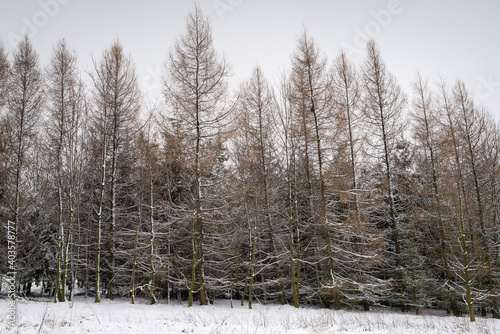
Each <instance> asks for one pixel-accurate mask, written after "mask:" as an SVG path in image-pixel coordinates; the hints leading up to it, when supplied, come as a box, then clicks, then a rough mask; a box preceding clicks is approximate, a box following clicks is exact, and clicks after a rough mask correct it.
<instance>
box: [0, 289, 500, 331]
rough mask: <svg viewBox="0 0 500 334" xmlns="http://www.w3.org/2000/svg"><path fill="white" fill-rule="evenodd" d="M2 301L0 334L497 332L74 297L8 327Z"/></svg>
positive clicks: (496, 325) (332, 314) (28, 304)
mask: <svg viewBox="0 0 500 334" xmlns="http://www.w3.org/2000/svg"><path fill="white" fill-rule="evenodd" d="M2 297H3V298H2V299H0V334H4V333H5V334H7V333H22V334H31V333H35V334H38V333H61V334H66V333H73V334H76V333H110V334H115V333H123V334H126V333H133V334H141V333H148V334H149V333H169V334H176V333H179V334H182V333H194V334H216V333H220V334H236V333H238V334H247V333H252V334H256V333H269V334H278V333H292V334H299V333H300V334H306V333H307V334H310V333H332V334H333V333H394V334H399V333H426V334H435V333H436V334H437V333H440V334H448V333H449V334H451V333H453V334H455V333H484V334H494V333H500V320H495V319H491V318H481V317H478V318H477V320H476V322H475V323H470V322H469V321H468V318H467V317H466V316H464V317H459V318H456V317H453V316H449V315H446V314H444V313H443V312H438V311H432V312H431V311H427V310H422V313H423V314H422V315H414V314H411V313H401V312H396V311H391V310H387V309H374V310H372V311H370V312H362V311H344V310H342V311H333V310H325V309H318V308H312V307H303V308H299V309H295V308H293V307H292V306H281V305H260V304H259V303H257V302H254V305H253V309H252V310H249V309H248V306H247V305H245V306H244V307H242V306H240V305H239V301H234V302H233V306H234V307H233V308H231V307H230V304H229V301H227V300H217V301H215V303H214V305H210V306H193V307H190V308H188V307H187V304H186V303H182V304H179V303H178V302H172V303H170V304H168V305H167V304H158V305H148V304H147V302H146V301H145V300H139V301H138V302H136V304H134V305H132V304H131V303H130V300H128V299H115V300H102V301H101V303H98V304H95V303H94V302H93V299H91V298H84V297H78V298H76V300H75V302H74V303H71V302H66V303H57V304H54V303H53V302H51V301H50V300H49V299H47V298H35V299H30V300H19V301H18V303H17V306H18V315H19V321H18V327H17V328H16V327H15V328H8V327H7V314H8V300H7V299H6V296H2Z"/></svg>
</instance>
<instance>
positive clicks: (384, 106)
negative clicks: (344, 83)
mask: <svg viewBox="0 0 500 334" xmlns="http://www.w3.org/2000/svg"><path fill="white" fill-rule="evenodd" d="M367 53H368V54H367V58H366V60H365V63H364V65H363V68H362V85H363V115H364V119H365V122H366V125H367V129H368V131H369V132H368V133H369V134H368V136H367V144H368V145H369V149H368V151H371V152H372V153H371V154H373V155H374V156H375V159H376V160H378V161H377V162H381V163H382V166H383V169H384V171H383V173H384V178H385V185H384V189H385V194H384V198H385V199H384V201H386V202H387V203H388V208H387V209H388V210H387V211H388V212H387V216H388V217H387V218H388V222H387V223H388V225H389V228H390V238H389V240H390V247H389V254H390V255H391V256H390V259H389V261H393V263H392V264H390V267H391V268H392V270H391V271H393V272H394V273H395V277H394V278H395V279H397V281H398V282H397V285H398V290H399V295H400V296H402V295H403V294H404V283H403V273H402V266H403V263H401V259H400V256H401V243H400V239H399V232H398V230H399V227H398V212H397V208H396V204H395V199H394V198H395V194H394V190H395V189H394V185H393V178H394V175H393V171H392V168H393V158H394V150H395V148H396V145H397V142H398V140H399V139H400V138H401V136H402V135H403V129H404V122H403V121H402V120H403V119H404V114H403V112H404V108H405V106H406V96H405V94H404V93H403V92H402V91H401V88H400V86H399V84H398V82H397V80H396V78H395V77H394V76H393V75H392V74H391V73H390V72H389V71H388V70H387V69H386V65H385V63H384V62H383V60H382V58H381V55H380V51H379V49H378V47H377V45H376V44H375V42H374V41H373V40H371V41H369V42H368V43H367ZM400 302H403V301H400Z"/></svg>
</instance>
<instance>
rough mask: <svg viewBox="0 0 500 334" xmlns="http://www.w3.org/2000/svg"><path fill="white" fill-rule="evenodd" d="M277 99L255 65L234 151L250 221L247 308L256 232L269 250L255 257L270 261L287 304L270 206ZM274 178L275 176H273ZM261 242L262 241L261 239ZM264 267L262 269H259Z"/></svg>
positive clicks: (242, 105) (244, 95)
mask: <svg viewBox="0 0 500 334" xmlns="http://www.w3.org/2000/svg"><path fill="white" fill-rule="evenodd" d="M276 108H277V105H276V99H275V96H274V93H273V90H272V89H271V87H270V86H269V84H268V83H267V81H266V79H265V78H264V76H263V74H262V71H261V69H260V68H259V67H256V68H255V69H254V71H253V74H252V77H251V78H250V79H249V80H248V81H247V82H246V83H245V84H244V86H243V89H242V93H241V99H240V106H239V113H238V114H239V117H240V122H239V123H238V129H237V130H236V131H237V133H238V137H237V141H236V143H235V146H236V150H237V153H236V154H237V164H238V168H237V169H238V171H239V172H240V174H241V181H242V182H243V183H244V184H247V186H246V191H245V195H244V196H245V197H246V202H245V208H246V210H245V211H246V212H247V213H248V215H249V217H247V220H248V221H249V222H250V221H252V222H253V227H252V228H249V231H250V232H251V235H250V239H251V242H250V243H251V247H250V270H249V272H250V274H249V278H250V284H249V290H248V307H249V308H252V291H253V283H254V277H255V275H256V271H255V270H254V268H255V261H256V256H255V255H256V251H257V249H256V248H257V246H259V248H261V247H262V246H260V245H257V242H258V240H259V239H261V240H262V239H263V238H262V237H260V238H259V235H262V234H264V231H266V232H267V233H265V235H266V236H267V240H265V241H266V242H267V243H268V245H269V246H268V247H269V249H268V250H267V251H266V250H262V251H261V252H263V253H264V254H269V255H268V257H269V261H265V259H262V258H261V259H258V261H259V262H261V263H262V262H264V261H265V262H269V263H270V264H271V267H273V270H274V276H275V279H276V281H277V287H278V291H279V292H278V293H279V298H280V302H281V303H282V304H285V303H286V300H285V295H284V292H283V284H282V283H281V273H280V269H279V262H278V258H277V251H276V244H275V238H276V236H275V229H276V228H277V222H276V221H275V220H277V215H276V213H275V212H274V211H275V209H273V207H274V205H275V203H276V200H275V198H273V196H272V194H271V192H272V190H273V189H274V188H275V187H273V183H275V182H273V175H275V173H276V169H277V166H276V148H275V145H274V144H273V137H274V135H273V134H274V133H275V126H274V125H275V122H276V120H275V117H276V111H277V109H276ZM275 179H276V178H275ZM262 241H264V240H262ZM262 270H263V269H262Z"/></svg>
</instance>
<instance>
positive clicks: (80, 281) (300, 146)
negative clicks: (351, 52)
mask: <svg viewBox="0 0 500 334" xmlns="http://www.w3.org/2000/svg"><path fill="white" fill-rule="evenodd" d="M229 72H230V66H229V65H228V63H227V61H226V60H225V59H224V58H221V57H220V56H219V55H218V54H217V52H216V51H215V49H214V47H213V42H212V33H211V28H210V23H209V20H208V18H207V17H205V16H204V15H203V14H202V13H201V12H200V10H199V9H198V8H195V9H194V11H193V12H192V13H191V14H189V15H188V17H187V20H186V31H185V33H184V34H183V35H182V36H181V38H180V39H179V40H178V41H177V42H176V43H175V45H174V47H173V48H172V49H171V51H170V53H169V55H168V58H167V61H166V67H165V73H164V97H165V103H164V105H162V107H161V108H159V109H158V110H154V111H151V110H148V111H146V110H144V108H143V107H142V100H141V92H140V89H139V86H138V84H137V76H136V72H135V67H134V65H133V62H132V60H131V58H130V57H129V56H127V55H126V54H125V53H124V51H123V49H122V46H121V45H120V43H119V42H115V43H113V44H112V45H111V46H110V47H109V49H106V50H105V51H104V52H103V54H102V56H101V58H100V59H98V60H94V62H93V70H92V71H91V72H90V73H88V74H87V75H88V78H89V80H87V81H86V82H84V81H83V80H82V73H81V72H80V70H79V68H78V63H77V58H76V55H75V54H74V53H73V52H71V51H70V50H69V49H68V47H67V45H66V43H65V42H64V41H61V42H59V43H58V44H57V45H56V46H55V47H54V51H53V55H52V58H51V61H50V63H49V64H48V65H47V66H46V67H45V68H44V69H42V68H41V66H40V64H39V62H38V57H37V53H36V52H35V50H33V48H32V45H31V43H30V41H29V40H28V38H25V39H24V40H23V41H21V42H20V43H19V45H18V47H17V50H16V51H15V53H14V54H13V59H12V61H9V59H8V57H7V55H6V54H5V51H4V49H3V48H0V110H1V118H0V138H1V139H0V174H1V177H0V195H1V197H0V204H1V206H0V208H1V211H0V215H1V220H2V229H3V230H4V232H2V234H1V239H2V240H3V241H2V248H1V252H2V253H4V255H5V256H2V257H1V258H2V260H1V261H2V262H1V267H2V272H3V273H4V274H6V273H7V272H8V271H9V270H8V263H7V256H6V254H7V248H6V246H5V245H7V243H6V236H7V231H6V228H7V222H8V221H11V222H13V223H14V225H15V228H16V232H17V260H16V266H17V277H18V292H19V294H30V291H31V286H32V285H33V284H37V285H42V286H43V291H44V293H52V294H53V296H54V301H55V302H57V301H65V300H69V299H71V298H73V295H74V294H75V293H76V292H80V293H84V294H86V295H93V296H94V298H95V301H96V302H99V301H100V300H101V299H102V298H112V297H113V296H129V297H130V298H131V301H132V303H133V302H134V299H135V298H136V296H143V297H146V298H148V299H149V300H150V301H151V303H156V302H158V301H159V300H160V299H163V300H166V301H167V302H168V301H170V300H171V299H172V298H176V299H187V300H188V303H189V305H190V306H191V305H192V303H193V300H195V299H197V300H198V301H199V303H200V304H202V305H204V304H207V303H210V302H213V300H214V299H216V298H222V297H229V298H231V301H232V300H233V298H239V299H241V303H242V304H243V303H244V301H245V300H247V301H248V306H249V307H250V308H251V307H252V301H255V300H257V301H259V302H271V301H279V302H280V303H282V304H285V303H292V304H293V305H294V306H295V307H299V305H301V304H305V303H312V304H319V305H321V306H322V307H333V308H335V309H339V308H341V307H356V308H358V307H362V308H364V309H366V310H368V309H369V308H370V306H371V305H387V306H399V307H401V308H402V309H403V310H408V309H410V308H412V309H415V310H416V311H417V312H418V310H419V309H421V308H423V307H435V308H444V309H448V310H450V312H452V313H453V314H454V315H460V314H461V313H462V312H468V314H469V316H470V319H471V321H474V311H475V309H476V310H480V311H481V312H482V313H483V314H486V313H487V312H491V313H492V315H493V316H494V317H498V316H499V309H498V298H499V292H500V289H499V286H500V284H499V283H500V282H499V278H500V261H499V260H500V259H499V254H500V253H499V247H500V243H499V237H500V234H499V232H500V229H499V213H500V196H499V195H500V159H499V154H500V131H499V124H498V123H497V122H495V120H494V119H493V118H492V116H491V115H490V114H489V113H488V112H486V111H484V110H483V109H481V107H480V106H478V105H476V104H475V102H474V100H473V98H472V97H471V94H470V92H469V91H468V90H467V88H466V87H465V86H464V84H463V83H462V82H460V81H459V82H457V83H456V84H455V85H453V86H448V85H447V83H446V82H445V81H444V80H442V81H440V82H439V83H437V84H436V85H432V86H429V84H428V83H427V81H426V80H425V79H424V78H422V77H421V76H420V75H418V74H417V77H416V79H415V82H414V84H413V92H412V94H411V98H408V97H407V95H405V93H403V92H402V90H401V88H400V86H399V84H398V81H397V79H396V78H395V77H394V76H393V75H392V74H391V73H390V72H389V71H388V70H387V68H386V65H385V63H384V62H383V60H382V58H381V56H380V52H379V50H378V48H377V46H376V44H375V43H374V42H373V41H370V42H369V43H368V44H367V54H366V59H365V61H364V63H363V64H360V66H355V64H353V63H352V62H351V61H350V60H349V59H348V58H347V56H346V54H345V53H344V52H341V53H340V54H339V55H338V56H337V57H336V58H335V59H333V60H331V61H330V64H328V60H327V58H326V57H324V56H322V54H321V52H320V51H319V49H318V46H317V45H316V44H315V42H314V40H313V39H312V38H311V37H310V36H308V35H307V34H306V33H303V34H302V36H300V38H299V39H298V42H297V48H296V50H295V52H294V53H293V55H292V58H291V66H290V70H289V71H288V72H287V73H284V74H283V75H282V77H281V78H280V79H281V80H279V81H280V83H279V85H277V86H273V85H271V84H270V83H269V82H268V81H267V80H266V78H265V77H264V74H263V73H262V71H261V70H260V69H259V68H258V67H257V68H256V69H255V70H254V72H253V74H252V76H251V77H250V78H249V79H248V80H247V81H246V82H245V83H243V84H242V85H241V87H239V88H238V89H237V92H236V94H234V95H231V94H230V91H229V87H228V83H227V79H228V75H229ZM141 111H142V112H141ZM144 115H146V116H144Z"/></svg>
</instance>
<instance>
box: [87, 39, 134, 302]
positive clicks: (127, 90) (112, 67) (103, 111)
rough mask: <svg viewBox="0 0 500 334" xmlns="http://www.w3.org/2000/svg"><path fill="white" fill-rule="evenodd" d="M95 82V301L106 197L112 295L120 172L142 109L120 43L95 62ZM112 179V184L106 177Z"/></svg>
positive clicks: (110, 291) (129, 63)
mask: <svg viewBox="0 0 500 334" xmlns="http://www.w3.org/2000/svg"><path fill="white" fill-rule="evenodd" d="M91 77H92V81H93V84H94V105H93V109H94V110H93V114H94V117H93V118H94V127H95V128H94V131H95V135H96V137H97V138H95V140H96V142H97V143H98V146H99V150H100V152H101V153H100V156H101V157H100V163H99V166H100V167H101V180H100V195H99V199H98V202H99V204H98V209H97V242H96V291H95V294H96V302H98V301H99V283H100V282H99V281H100V277H99V272H100V264H99V262H100V257H101V249H100V247H101V231H102V224H103V209H104V206H105V200H106V199H108V200H109V221H108V222H107V223H108V224H107V226H108V231H107V236H108V240H107V243H106V244H107V254H106V255H107V258H106V260H107V261H106V262H107V265H106V270H107V278H106V280H107V286H106V295H107V297H111V296H112V295H113V281H114V279H115V272H114V271H115V260H116V254H115V253H116V244H115V238H116V233H117V229H118V228H117V219H118V216H119V212H118V211H119V210H120V208H119V204H118V196H119V192H120V189H121V187H122V186H123V182H124V176H123V175H121V174H120V173H119V171H120V168H121V167H122V165H123V164H126V163H127V154H128V152H127V147H129V145H130V143H131V140H132V135H133V133H134V126H135V124H136V122H135V119H136V117H137V113H138V111H139V108H140V92H139V88H138V84H137V77H136V74H135V67H134V65H133V63H132V60H131V59H130V57H127V56H126V55H125V54H124V52H123V48H122V46H121V44H120V43H119V42H118V41H117V42H114V43H113V44H112V45H111V47H110V48H109V49H108V50H105V51H104V53H103V56H102V59H101V61H100V62H94V73H93V74H92V75H91ZM108 179H109V185H107V183H108V182H107V180H108ZM106 189H109V197H108V198H106V197H105V195H106Z"/></svg>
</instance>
